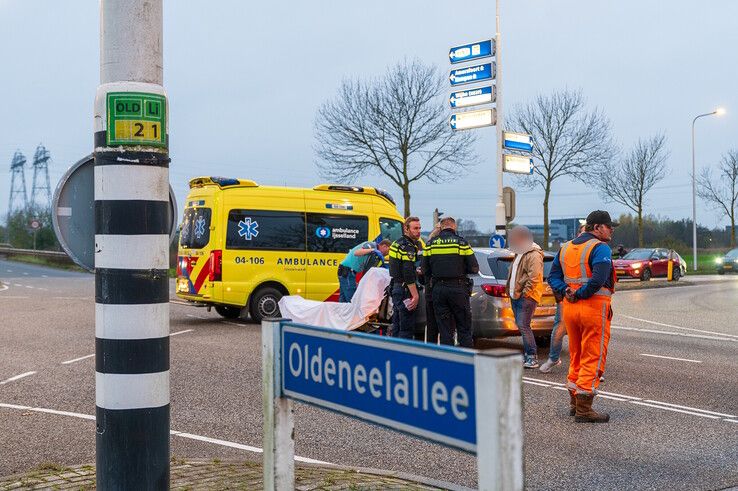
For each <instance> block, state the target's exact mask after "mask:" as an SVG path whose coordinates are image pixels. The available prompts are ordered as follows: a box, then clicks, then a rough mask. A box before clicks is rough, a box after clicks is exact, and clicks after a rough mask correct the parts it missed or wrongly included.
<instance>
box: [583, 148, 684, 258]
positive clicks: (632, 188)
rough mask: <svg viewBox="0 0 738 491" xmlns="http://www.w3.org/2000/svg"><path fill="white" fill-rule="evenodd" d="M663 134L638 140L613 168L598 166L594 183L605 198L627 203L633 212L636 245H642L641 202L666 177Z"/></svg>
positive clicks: (666, 157)
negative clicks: (598, 171)
mask: <svg viewBox="0 0 738 491" xmlns="http://www.w3.org/2000/svg"><path fill="white" fill-rule="evenodd" d="M668 158H669V151H668V150H667V149H666V137H665V136H664V135H663V134H659V135H656V136H653V137H651V138H648V139H641V140H638V142H636V144H635V145H634V146H633V148H631V149H630V150H629V151H628V153H627V154H626V155H625V156H624V157H623V158H622V160H621V161H620V162H619V163H618V164H617V165H616V166H614V167H612V168H608V169H601V170H600V173H599V179H597V185H598V187H599V188H600V191H601V192H602V196H603V197H604V198H605V199H606V200H608V201H614V202H616V203H620V204H621V205H623V206H627V207H628V208H629V209H631V210H632V211H633V212H634V213H635V214H636V224H637V228H638V247H643V205H644V202H645V199H646V194H647V193H648V192H649V191H650V190H651V188H653V187H654V185H656V183H658V182H659V181H661V180H662V179H663V178H664V177H666V160H667V159H668Z"/></svg>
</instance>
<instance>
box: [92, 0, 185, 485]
mask: <svg viewBox="0 0 738 491" xmlns="http://www.w3.org/2000/svg"><path fill="white" fill-rule="evenodd" d="M162 67H163V61H162V0H102V2H101V3H100V82H101V85H100V86H99V87H98V89H97V96H96V98H95V119H94V128H95V134H94V141H95V152H94V159H95V161H94V198H95V248H94V258H95V358H96V360H95V371H96V373H95V380H96V384H95V385H96V405H97V409H96V421H97V459H96V461H97V487H98V488H99V489H105V490H107V489H126V490H127V489H130V490H133V489H158V490H162V489H169V280H168V277H167V273H168V266H169V258H168V249H169V248H168V245H169V231H170V225H171V223H170V220H172V217H171V216H170V211H169V186H168V183H169V155H168V136H167V133H168V131H167V120H166V118H167V113H168V111H167V109H168V108H167V101H166V95H165V93H164V89H163V87H162V78H163V68H162Z"/></svg>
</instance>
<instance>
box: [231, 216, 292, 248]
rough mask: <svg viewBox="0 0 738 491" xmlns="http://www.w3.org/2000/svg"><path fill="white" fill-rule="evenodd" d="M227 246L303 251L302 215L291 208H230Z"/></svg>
mask: <svg viewBox="0 0 738 491" xmlns="http://www.w3.org/2000/svg"><path fill="white" fill-rule="evenodd" d="M226 249H266V250H278V251H304V250H305V215H304V214H303V213H301V212H293V211H263V210H231V211H230V212H229V213H228V229H227V232H226Z"/></svg>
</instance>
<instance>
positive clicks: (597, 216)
mask: <svg viewBox="0 0 738 491" xmlns="http://www.w3.org/2000/svg"><path fill="white" fill-rule="evenodd" d="M587 225H592V226H594V225H609V226H611V227H613V228H614V227H617V226H618V225H620V224H619V223H618V222H613V221H612V218H610V214H609V213H608V212H606V211H603V210H595V211H593V212H592V213H590V214H589V215H587Z"/></svg>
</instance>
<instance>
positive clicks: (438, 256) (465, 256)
mask: <svg viewBox="0 0 738 491" xmlns="http://www.w3.org/2000/svg"><path fill="white" fill-rule="evenodd" d="M422 271H423V274H424V275H427V276H429V277H430V278H431V282H432V285H433V310H434V312H435V314H436V322H437V323H438V329H439V331H440V333H441V344H448V345H453V344H454V323H455V324H456V336H457V340H458V342H459V345H460V346H463V347H465V348H472V347H473V344H474V343H473V341H472V329H471V309H470V307H469V295H470V293H471V289H470V284H469V278H467V276H466V275H467V274H476V273H478V272H479V264H478V263H477V258H476V257H474V251H472V248H471V246H470V245H469V243H468V242H467V241H466V240H465V239H464V238H463V237H461V236H459V235H457V234H456V220H454V219H453V218H451V217H445V218H443V219H441V232H440V233H439V234H438V237H436V238H434V239H433V240H431V241H430V242H428V245H427V246H426V248H425V251H423V265H422Z"/></svg>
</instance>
